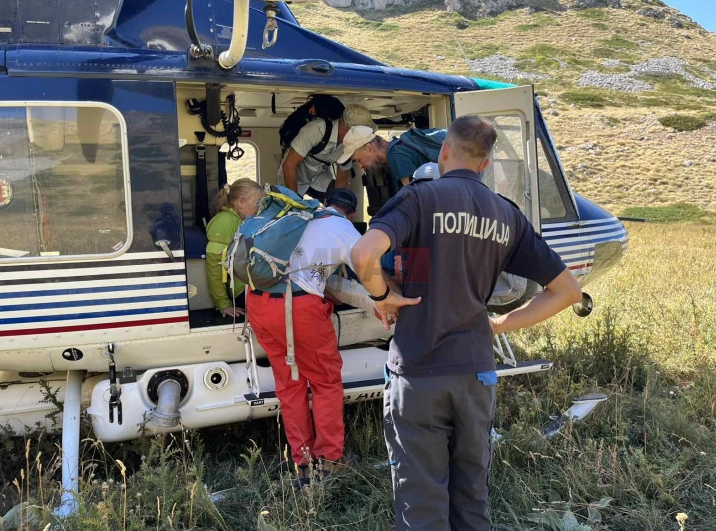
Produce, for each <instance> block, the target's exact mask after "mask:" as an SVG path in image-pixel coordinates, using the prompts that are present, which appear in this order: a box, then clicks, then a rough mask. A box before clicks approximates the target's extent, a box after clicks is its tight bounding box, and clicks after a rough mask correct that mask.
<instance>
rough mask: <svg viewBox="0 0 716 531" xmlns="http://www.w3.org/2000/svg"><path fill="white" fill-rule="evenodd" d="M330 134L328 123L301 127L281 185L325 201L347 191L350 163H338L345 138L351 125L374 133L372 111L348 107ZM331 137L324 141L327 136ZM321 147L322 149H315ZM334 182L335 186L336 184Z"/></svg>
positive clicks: (285, 162) (318, 121) (284, 166)
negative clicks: (337, 190)
mask: <svg viewBox="0 0 716 531" xmlns="http://www.w3.org/2000/svg"><path fill="white" fill-rule="evenodd" d="M331 124H332V125H331V130H330V131H329V132H328V133H327V131H326V129H327V127H328V125H327V123H326V120H324V119H321V118H316V119H314V120H313V121H311V122H309V123H307V124H306V125H305V126H303V127H302V128H301V130H300V131H299V133H298V134H297V135H296V137H295V138H294V139H293V140H292V141H291V146H290V148H289V149H288V150H287V151H286V154H285V155H284V157H283V160H282V162H281V167H280V169H279V173H278V183H279V184H280V185H282V186H286V187H287V188H290V189H291V190H293V191H294V192H296V193H298V195H300V196H303V195H304V194H308V195H310V196H311V197H313V198H314V199H318V200H319V201H324V200H325V198H326V196H327V194H328V192H330V191H331V190H332V189H333V188H334V187H335V188H347V187H348V184H349V182H348V181H349V178H350V168H351V165H350V161H349V159H346V160H344V161H343V162H341V163H337V160H338V158H339V157H341V155H342V154H343V139H344V137H345V135H346V133H347V132H348V130H349V129H350V127H351V126H357V125H360V126H362V127H364V128H365V129H367V130H369V131H371V132H372V131H373V128H375V124H374V123H373V120H372V119H371V115H370V111H369V110H368V109H366V108H365V107H363V106H362V105H356V104H352V105H348V106H346V107H345V109H344V110H343V113H342V115H341V116H340V118H339V119H337V120H332V121H331ZM326 134H328V135H330V136H329V137H328V138H327V139H325V140H327V141H324V139H323V137H324V135H326ZM319 144H321V145H323V149H322V150H321V151H320V152H318V153H313V150H314V148H315V147H316V146H318V145H319ZM334 179H335V183H334Z"/></svg>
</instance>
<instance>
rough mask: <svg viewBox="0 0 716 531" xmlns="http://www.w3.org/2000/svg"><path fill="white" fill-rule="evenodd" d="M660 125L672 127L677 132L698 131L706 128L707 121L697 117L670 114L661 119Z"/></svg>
mask: <svg viewBox="0 0 716 531" xmlns="http://www.w3.org/2000/svg"><path fill="white" fill-rule="evenodd" d="M659 123H660V124H661V125H663V126H664V127H671V128H672V129H676V130H677V131H696V130H697V129H701V128H702V127H706V121H705V120H703V119H702V118H697V117H696V116H686V115H684V114H670V115H669V116H662V117H661V118H659Z"/></svg>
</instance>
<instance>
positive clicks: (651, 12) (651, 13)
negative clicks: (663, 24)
mask: <svg viewBox="0 0 716 531" xmlns="http://www.w3.org/2000/svg"><path fill="white" fill-rule="evenodd" d="M636 14H637V15H642V16H644V17H650V18H655V19H657V20H664V19H665V18H666V15H665V14H664V13H662V12H661V11H657V10H656V9H652V8H651V7H645V8H644V9H637V10H636Z"/></svg>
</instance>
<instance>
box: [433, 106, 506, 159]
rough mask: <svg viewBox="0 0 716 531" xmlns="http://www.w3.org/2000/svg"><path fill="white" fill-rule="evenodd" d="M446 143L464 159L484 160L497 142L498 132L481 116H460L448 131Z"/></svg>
mask: <svg viewBox="0 0 716 531" xmlns="http://www.w3.org/2000/svg"><path fill="white" fill-rule="evenodd" d="M445 141H446V142H448V143H449V144H450V145H451V146H455V148H456V149H457V150H458V151H459V152H460V153H461V154H462V156H464V157H467V158H471V159H475V160H484V159H486V158H487V157H488V155H489V154H490V152H491V151H492V147H493V146H494V145H495V142H496V141H497V132H496V131H495V128H494V127H492V125H490V124H489V123H488V122H486V121H484V120H482V119H481V118H480V117H479V116H460V117H459V118H457V119H456V120H455V121H454V122H453V123H452V125H451V126H450V129H448V132H447V136H446V137H445Z"/></svg>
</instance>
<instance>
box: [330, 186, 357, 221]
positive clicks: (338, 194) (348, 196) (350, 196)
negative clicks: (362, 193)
mask: <svg viewBox="0 0 716 531" xmlns="http://www.w3.org/2000/svg"><path fill="white" fill-rule="evenodd" d="M325 204H326V208H332V209H333V210H335V211H336V212H340V213H341V214H343V215H344V216H345V217H346V218H347V219H348V221H353V218H355V215H356V208H358V198H357V197H356V194H354V193H353V192H352V191H350V190H349V189H348V188H335V189H334V190H332V191H331V193H330V194H328V197H327V198H326V203H325Z"/></svg>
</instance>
